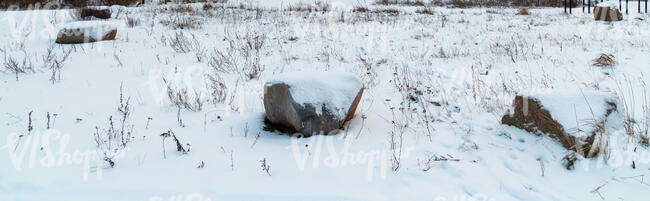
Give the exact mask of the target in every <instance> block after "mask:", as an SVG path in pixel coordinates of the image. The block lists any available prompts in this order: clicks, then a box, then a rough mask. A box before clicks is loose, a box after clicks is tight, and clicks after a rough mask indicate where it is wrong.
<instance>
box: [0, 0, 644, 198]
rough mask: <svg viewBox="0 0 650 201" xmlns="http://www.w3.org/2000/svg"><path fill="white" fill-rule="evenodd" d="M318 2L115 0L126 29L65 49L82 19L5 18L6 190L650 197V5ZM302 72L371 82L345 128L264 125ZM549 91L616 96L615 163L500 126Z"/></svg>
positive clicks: (36, 194) (611, 130)
mask: <svg viewBox="0 0 650 201" xmlns="http://www.w3.org/2000/svg"><path fill="white" fill-rule="evenodd" d="M308 5H309V4H304V5H302V4H299V3H297V1H291V2H289V1H279V0H274V1H264V0H259V1H245V2H237V1H232V0H231V1H230V2H227V3H216V4H210V5H209V6H206V5H204V4H189V5H177V4H168V5H160V6H154V5H148V6H144V7H128V8H125V7H112V8H111V10H113V17H114V18H113V19H111V20H110V21H109V22H107V23H111V24H112V26H116V27H118V34H117V38H116V40H115V41H101V42H96V43H87V44H80V45H59V44H55V42H54V41H55V39H56V34H57V32H58V30H59V28H60V27H62V26H63V24H65V23H69V22H73V21H77V20H78V19H77V18H75V17H71V16H73V15H75V12H74V11H73V10H35V11H0V27H2V31H0V51H1V52H0V54H1V56H2V57H1V58H0V59H2V60H0V61H2V62H0V63H2V64H3V66H2V68H1V71H0V72H2V73H0V200H2V201H4V200H12V201H13V200H16V201H27V200H34V201H44V200H61V201H75V200H97V201H99V200H107V201H109V200H110V201H113V200H124V201H131V200H143V201H145V200H146V201H149V200H151V201H154V200H159V201H167V200H169V201H179V200H188V201H189V200H192V201H198V200H203V201H205V200H278V201H279V200H283V201H284V200H296V201H298V200H323V201H325V200H355V201H357V200H359V201H376V200H386V201H388V200H414V201H415V200H418V201H419V200H436V201H437V200H554V201H557V200H632V201H634V200H648V199H649V197H648V196H649V195H650V183H649V180H650V178H648V177H650V152H649V150H648V148H647V147H646V146H644V145H643V143H642V141H643V140H642V139H643V135H644V132H647V129H648V117H649V116H650V109H648V108H649V106H650V99H648V97H647V95H646V93H647V92H650V89H648V88H647V87H646V84H645V83H648V82H650V76H648V75H647V74H650V68H649V66H650V57H649V56H648V55H650V22H649V20H650V18H649V15H647V14H643V15H641V14H630V15H623V17H624V20H623V21H620V22H611V23H608V22H598V21H594V20H593V16H592V15H591V14H587V13H582V12H578V11H579V9H577V10H574V12H573V14H572V15H567V14H564V13H563V12H562V11H563V10H562V9H561V8H538V9H535V8H533V9H529V12H530V15H517V12H518V11H517V8H468V9H458V8H447V7H430V8H424V7H417V6H402V5H374V4H372V3H370V2H367V3H366V2H363V1H356V0H348V1H346V2H342V3H341V2H331V3H330V7H329V9H326V10H325V11H323V10H322V8H324V6H322V5H315V6H313V8H314V9H311V11H310V10H309V9H306V8H307V7H308ZM366 5H367V6H366ZM360 8H364V9H365V8H367V9H368V11H365V12H364V10H363V9H360ZM425 9H426V10H425ZM631 13H632V12H631ZM603 53H604V54H612V55H613V56H614V58H615V61H616V64H615V65H613V66H609V67H601V66H594V65H593V63H594V61H593V60H594V59H596V58H598V57H599V56H600V55H601V54H603ZM12 67H16V68H17V69H19V71H20V72H18V73H16V72H17V71H12V70H10V68H12ZM294 71H339V72H340V71H344V72H349V73H353V74H354V75H357V76H358V78H359V79H361V80H362V82H363V84H364V86H365V91H364V94H363V97H362V100H361V102H360V104H359V107H358V109H357V112H356V115H355V117H354V118H353V119H352V120H351V121H349V122H348V123H346V124H345V126H344V130H343V131H341V132H340V133H338V134H336V135H332V136H322V135H321V136H314V137H309V138H295V137H291V136H289V135H286V134H280V133H278V132H277V131H269V129H264V127H265V123H264V106H263V102H262V97H263V93H264V91H263V86H264V83H265V82H266V80H269V79H271V78H273V77H274V75H277V74H280V73H284V72H294ZM539 88H545V89H579V90H595V91H600V92H603V93H610V94H614V95H615V96H616V97H618V98H619V109H620V110H619V112H620V113H621V116H623V117H624V118H622V119H619V120H618V122H614V123H613V124H611V125H608V127H607V131H608V137H609V143H608V145H609V149H608V152H607V154H605V155H602V156H599V157H596V158H590V159H579V160H577V161H575V164H574V166H573V169H572V170H567V168H566V167H565V165H564V163H565V162H563V158H564V157H565V156H566V155H567V154H569V151H567V150H566V149H565V148H564V147H562V145H561V144H560V143H558V142H557V141H555V140H553V139H550V138H548V137H544V136H537V135H534V134H531V133H528V132H526V131H524V130H521V129H518V128H515V127H512V126H506V125H502V124H501V117H502V116H503V115H504V114H507V113H508V110H509V109H511V103H512V100H513V98H514V97H515V96H516V95H517V94H519V93H522V92H524V91H526V90H530V89H539ZM585 100H587V98H586V97H585ZM581 101H582V100H572V102H574V103H575V102H578V103H580V102H581ZM585 104H587V103H585ZM573 106H575V105H573ZM573 106H571V105H564V107H565V108H568V109H565V111H563V112H565V113H566V115H572V114H573V112H572V111H570V110H571V108H573ZM582 106H583V107H584V105H582ZM558 107H562V105H561V104H560V106H558ZM566 110H569V111H566ZM560 112H562V111H560ZM565 118H566V116H565ZM569 120H570V117H569ZM576 121H578V120H576ZM630 125H631V126H630ZM626 128H629V129H626ZM630 130H631V132H630ZM110 133H113V134H117V135H116V136H118V138H117V139H111V140H109V141H110V142H111V144H106V143H101V141H102V140H103V139H105V138H106V136H108V135H107V134H110ZM172 134H173V136H171V135H172ZM645 135H646V136H647V133H645ZM167 136H169V137H167ZM174 138H176V139H177V140H178V142H179V143H178V144H180V146H182V148H183V149H184V150H183V151H177V141H176V140H175V139H174ZM98 141H99V143H98Z"/></svg>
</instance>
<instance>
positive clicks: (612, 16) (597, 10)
mask: <svg viewBox="0 0 650 201" xmlns="http://www.w3.org/2000/svg"><path fill="white" fill-rule="evenodd" d="M594 19H595V20H600V21H607V22H610V21H621V20H623V15H622V14H621V12H619V11H618V9H616V8H612V7H600V6H596V7H594Z"/></svg>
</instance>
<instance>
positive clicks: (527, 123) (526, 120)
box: [501, 96, 616, 158]
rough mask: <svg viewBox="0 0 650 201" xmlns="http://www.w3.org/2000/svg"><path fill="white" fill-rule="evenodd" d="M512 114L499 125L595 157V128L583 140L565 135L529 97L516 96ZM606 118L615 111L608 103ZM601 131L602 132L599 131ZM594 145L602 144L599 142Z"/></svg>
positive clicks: (558, 124) (611, 104)
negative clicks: (547, 138) (556, 142)
mask: <svg viewBox="0 0 650 201" xmlns="http://www.w3.org/2000/svg"><path fill="white" fill-rule="evenodd" d="M512 104H513V107H514V113H513V114H506V115H504V116H503V117H502V119H501V123H503V124H507V125H511V126H515V127H517V128H520V129H524V130H526V131H528V132H531V133H535V134H537V135H541V134H545V135H547V136H549V137H551V138H553V139H556V140H557V141H559V142H560V143H561V144H562V146H564V147H565V148H566V149H568V150H573V151H576V152H577V153H579V154H580V155H582V156H584V157H587V158H589V157H595V156H596V155H597V154H598V152H599V151H601V150H599V147H600V146H593V145H594V142H595V141H596V138H597V137H596V132H597V131H599V130H598V129H604V128H595V130H594V132H592V133H591V135H588V136H587V137H585V138H577V137H575V136H573V135H570V134H568V133H567V131H566V130H565V129H566V128H564V127H563V126H562V125H561V124H560V123H558V122H557V121H556V120H554V119H553V117H552V116H551V114H550V113H549V111H548V110H545V109H544V107H543V106H542V104H541V103H540V101H538V100H537V99H535V98H531V97H524V96H516V97H515V100H514V101H513V103H512ZM607 104H608V105H609V108H608V109H607V112H606V116H609V115H610V114H611V113H612V112H613V111H615V110H616V104H615V103H613V102H608V103H607ZM601 131H602V130H601ZM596 143H602V142H600V141H598V142H596Z"/></svg>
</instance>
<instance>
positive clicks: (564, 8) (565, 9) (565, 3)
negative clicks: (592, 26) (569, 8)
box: [564, 0, 627, 13]
mask: <svg viewBox="0 0 650 201" xmlns="http://www.w3.org/2000/svg"><path fill="white" fill-rule="evenodd" d="M566 1H567V0H564V13H566ZM626 1H627V0H626Z"/></svg>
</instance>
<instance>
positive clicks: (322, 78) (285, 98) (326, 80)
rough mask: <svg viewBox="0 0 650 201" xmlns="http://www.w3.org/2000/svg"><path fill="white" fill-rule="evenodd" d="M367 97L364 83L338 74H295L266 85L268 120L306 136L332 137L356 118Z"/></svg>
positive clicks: (270, 81)
mask: <svg viewBox="0 0 650 201" xmlns="http://www.w3.org/2000/svg"><path fill="white" fill-rule="evenodd" d="M362 94H363V85H362V84H361V81H360V80H359V79H358V78H356V77H355V76H354V75H352V74H348V73H338V72H292V73H285V74H280V75H277V76H275V77H273V78H272V79H269V80H268V81H267V82H266V84H265V85H264V109H265V110H266V118H267V120H268V121H270V122H271V123H274V124H279V125H282V126H286V127H290V128H293V129H295V130H296V131H298V132H300V133H302V134H303V135H304V136H311V135H314V134H332V133H334V132H336V131H337V130H338V129H339V128H341V127H342V126H343V123H345V121H347V120H350V119H352V117H353V116H354V113H355V110H356V109H357V105H358V104H359V101H360V100H361V95H362Z"/></svg>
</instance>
